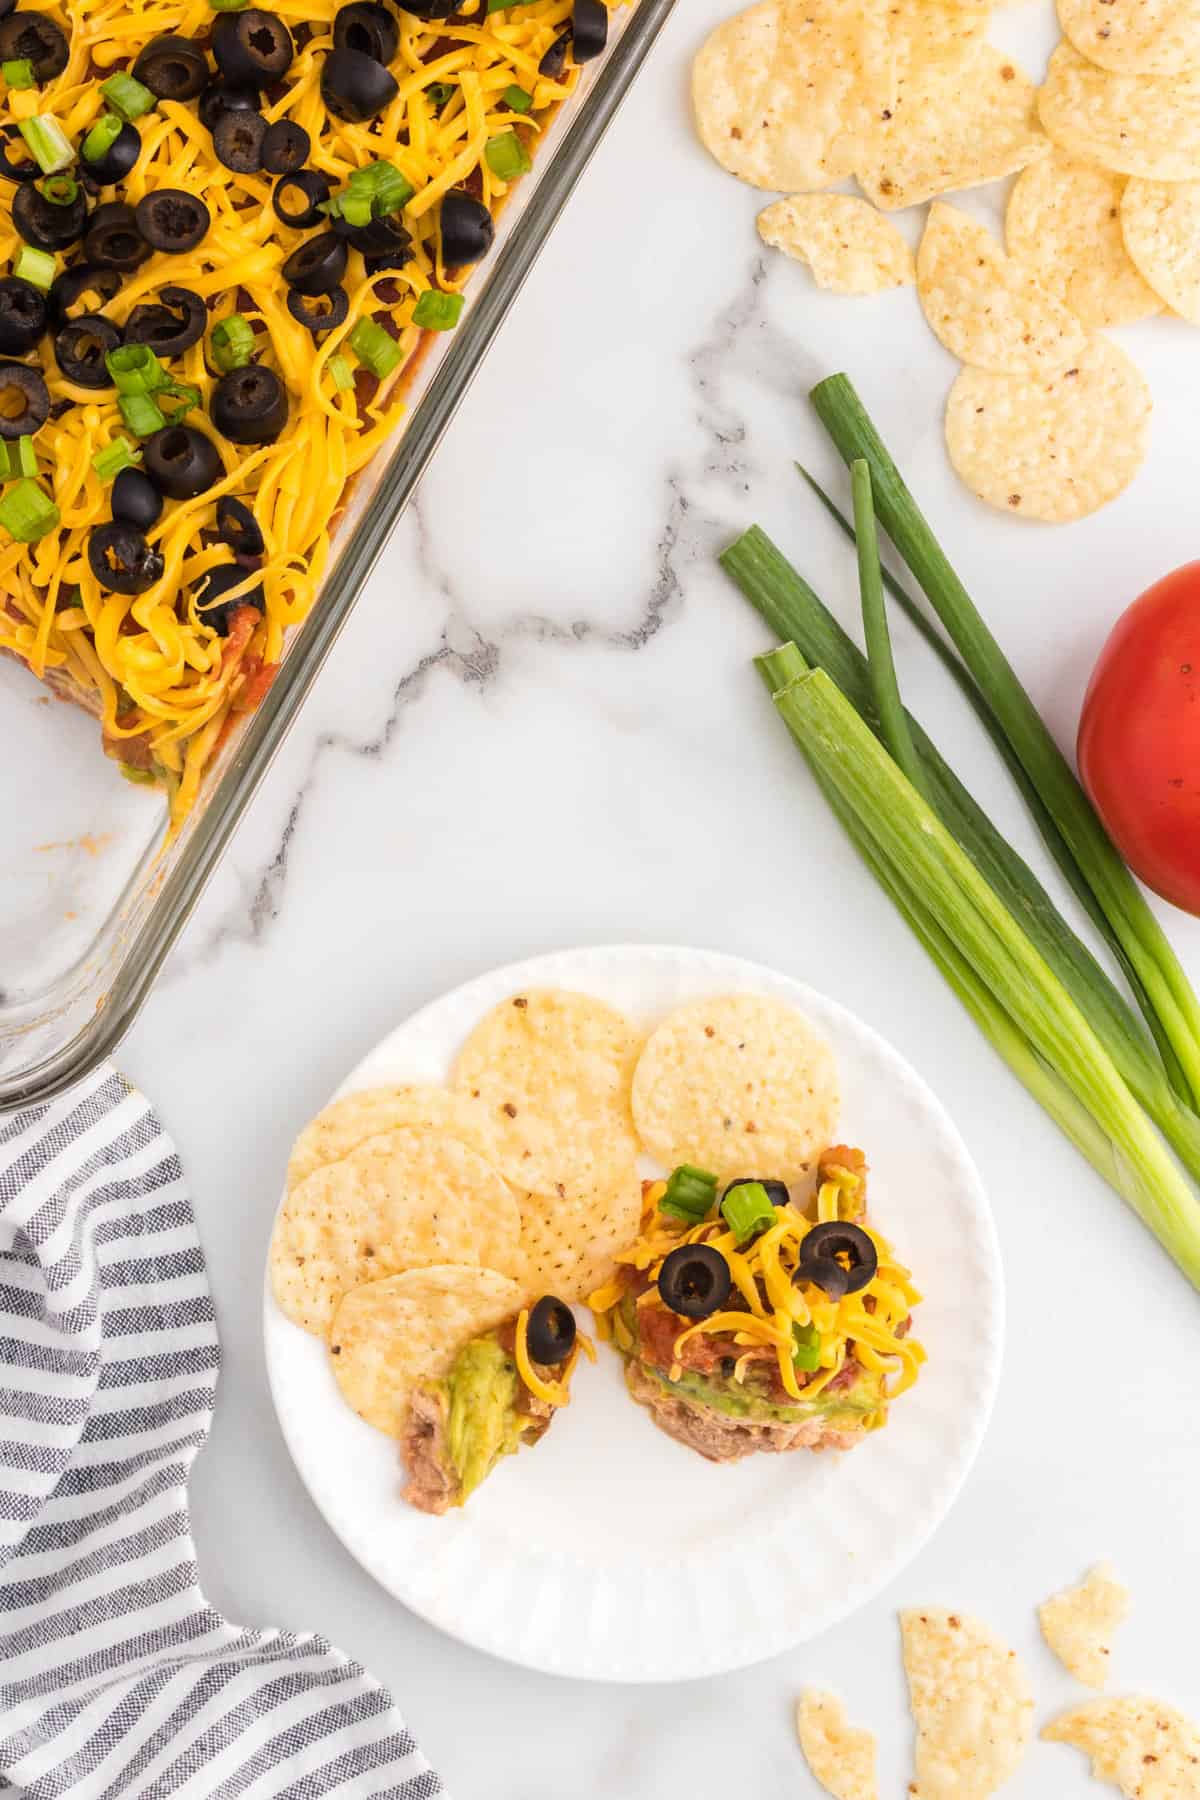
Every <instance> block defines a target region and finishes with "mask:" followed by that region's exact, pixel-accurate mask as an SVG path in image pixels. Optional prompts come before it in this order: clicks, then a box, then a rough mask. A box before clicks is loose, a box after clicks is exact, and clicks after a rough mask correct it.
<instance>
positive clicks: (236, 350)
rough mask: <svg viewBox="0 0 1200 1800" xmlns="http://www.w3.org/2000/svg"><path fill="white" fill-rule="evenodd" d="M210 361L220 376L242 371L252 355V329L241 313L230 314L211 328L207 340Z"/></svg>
mask: <svg viewBox="0 0 1200 1800" xmlns="http://www.w3.org/2000/svg"><path fill="white" fill-rule="evenodd" d="M208 342H209V348H210V350H211V351H212V359H213V362H214V363H215V365H216V367H217V368H218V369H220V371H221V373H222V375H228V374H229V373H230V371H231V370H232V369H244V368H245V366H246V364H247V363H248V362H249V361H250V359H251V358H252V357H253V355H254V328H253V326H252V325H251V324H250V322H249V320H248V319H244V318H243V317H242V315H241V313H230V315H229V317H228V318H227V319H222V320H221V321H220V322H219V324H216V325H214V326H213V328H212V336H211V337H210V338H209V340H208Z"/></svg>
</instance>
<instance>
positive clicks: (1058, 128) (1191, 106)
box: [1038, 44, 1200, 181]
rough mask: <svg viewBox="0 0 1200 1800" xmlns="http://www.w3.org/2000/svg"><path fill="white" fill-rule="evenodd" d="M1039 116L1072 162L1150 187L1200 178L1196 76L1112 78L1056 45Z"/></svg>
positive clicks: (1199, 109)
mask: <svg viewBox="0 0 1200 1800" xmlns="http://www.w3.org/2000/svg"><path fill="white" fill-rule="evenodd" d="M1038 110H1039V112H1040V114H1041V120H1042V124H1043V125H1044V126H1045V128H1046V130H1047V131H1048V132H1049V134H1050V136H1051V137H1052V138H1053V139H1054V142H1055V143H1056V144H1060V145H1061V146H1062V148H1063V149H1064V150H1067V151H1069V152H1070V154H1071V155H1072V156H1081V157H1083V158H1085V160H1087V161H1090V162H1097V163H1099V164H1100V165H1101V167H1102V168H1105V169H1114V170H1115V171H1116V172H1117V174H1118V175H1141V176H1144V177H1145V178H1146V180H1148V181H1194V180H1196V179H1198V178H1200V72H1194V73H1191V74H1187V75H1114V74H1112V73H1111V72H1110V71H1109V70H1107V69H1098V68H1096V66H1095V64H1094V63H1090V62H1086V61H1085V60H1084V58H1083V57H1082V56H1080V54H1079V52H1078V50H1076V49H1075V48H1074V47H1073V46H1072V45H1071V44H1060V45H1059V46H1058V49H1057V50H1056V51H1055V52H1054V55H1053V56H1052V57H1051V58H1050V68H1049V70H1048V72H1047V75H1046V81H1045V85H1044V86H1043V87H1042V89H1041V91H1040V93H1039V95H1038Z"/></svg>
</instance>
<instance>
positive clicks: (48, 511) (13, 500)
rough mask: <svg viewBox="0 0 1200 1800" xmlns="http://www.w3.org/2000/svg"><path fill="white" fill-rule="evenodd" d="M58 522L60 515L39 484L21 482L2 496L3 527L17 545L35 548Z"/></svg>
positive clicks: (0, 523) (1, 517)
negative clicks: (28, 545) (33, 545)
mask: <svg viewBox="0 0 1200 1800" xmlns="http://www.w3.org/2000/svg"><path fill="white" fill-rule="evenodd" d="M58 521H59V511H58V508H57V506H55V504H54V502H53V500H51V498H50V496H49V495H48V494H47V493H45V492H44V490H43V489H42V488H40V487H39V486H38V484H37V482H36V481H29V480H25V481H18V482H15V483H14V484H13V486H12V487H10V488H6V489H5V492H4V494H3V495H2V496H0V525H3V527H4V529H5V531H7V532H8V535H9V536H10V537H11V538H15V539H16V541H17V543H18V544H36V543H37V542H38V540H39V538H44V537H45V536H46V534H47V532H50V531H53V530H54V528H55V526H56V525H57V524H58Z"/></svg>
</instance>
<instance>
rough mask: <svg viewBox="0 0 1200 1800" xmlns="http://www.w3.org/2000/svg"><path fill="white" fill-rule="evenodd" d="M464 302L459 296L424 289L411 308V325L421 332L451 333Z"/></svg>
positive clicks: (432, 289) (433, 289)
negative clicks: (418, 328)
mask: <svg viewBox="0 0 1200 1800" xmlns="http://www.w3.org/2000/svg"><path fill="white" fill-rule="evenodd" d="M465 305H466V301H465V300H464V299H463V296H462V295H461V294H442V293H439V291H438V290H437V288H426V289H425V292H424V293H423V294H422V295H421V298H420V299H419V300H418V301H417V304H416V306H415V307H414V308H413V324H414V325H419V326H420V327H421V329H422V331H453V330H454V327H455V326H456V325H457V324H458V321H459V319H460V318H461V316H462V309H463V307H464V306H465Z"/></svg>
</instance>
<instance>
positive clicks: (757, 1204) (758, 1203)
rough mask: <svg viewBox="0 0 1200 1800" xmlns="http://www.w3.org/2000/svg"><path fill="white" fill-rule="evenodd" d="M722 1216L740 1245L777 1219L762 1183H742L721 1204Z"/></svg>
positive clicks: (730, 1191) (731, 1190) (730, 1190)
mask: <svg viewBox="0 0 1200 1800" xmlns="http://www.w3.org/2000/svg"><path fill="white" fill-rule="evenodd" d="M721 1216H722V1218H723V1219H724V1220H725V1223H726V1224H727V1225H728V1227H729V1229H730V1231H732V1233H733V1235H734V1237H736V1239H737V1241H738V1243H739V1244H744V1243H745V1242H746V1239H747V1238H750V1237H753V1236H754V1234H755V1232H757V1231H760V1230H761V1229H762V1228H763V1227H764V1226H765V1225H770V1224H772V1223H773V1222H774V1219H775V1208H774V1206H772V1204H771V1196H770V1195H769V1194H768V1192H767V1190H766V1188H765V1187H764V1186H763V1184H762V1182H761V1181H740V1182H739V1183H738V1185H737V1186H736V1187H733V1188H730V1189H729V1192H728V1193H727V1194H726V1195H725V1198H724V1199H723V1200H722V1202H721Z"/></svg>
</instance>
